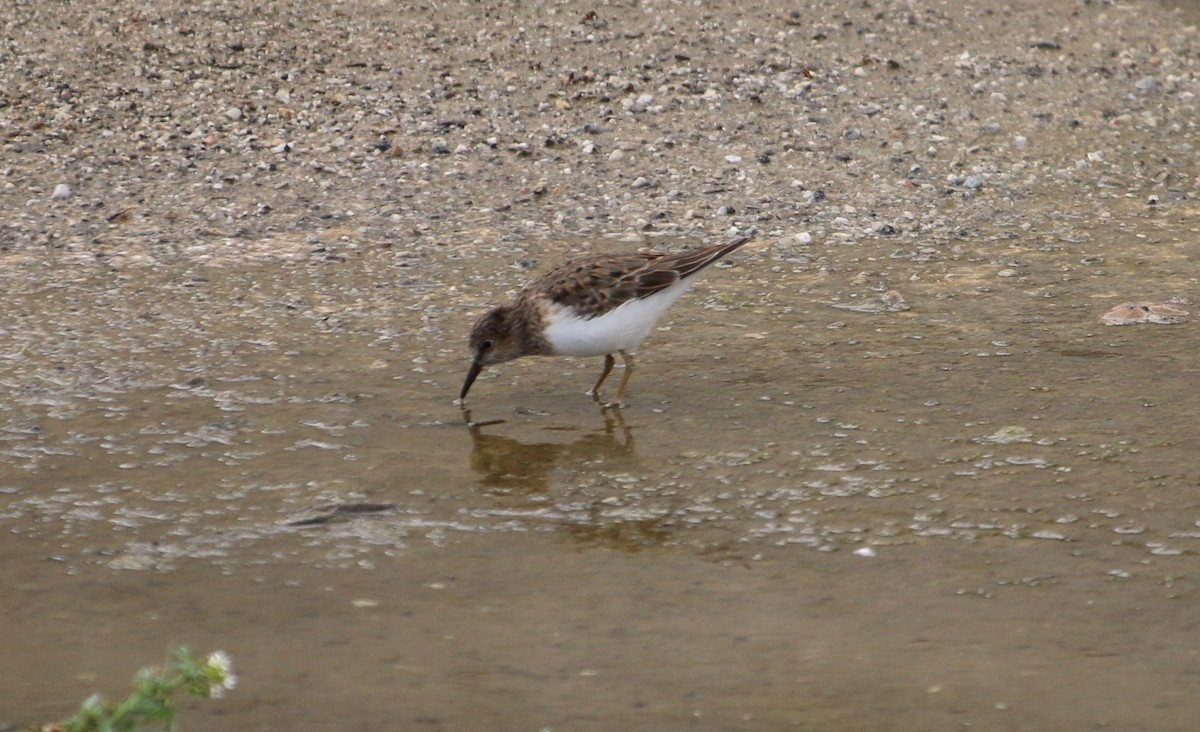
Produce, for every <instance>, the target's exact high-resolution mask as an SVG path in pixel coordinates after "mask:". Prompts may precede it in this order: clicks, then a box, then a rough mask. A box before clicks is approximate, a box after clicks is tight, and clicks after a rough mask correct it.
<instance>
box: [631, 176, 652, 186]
mask: <svg viewBox="0 0 1200 732" xmlns="http://www.w3.org/2000/svg"><path fill="white" fill-rule="evenodd" d="M649 185H650V181H648V180H646V177H645V176H641V175H639V176H638V177H636V178H634V179H633V183H632V184H630V186H629V187H630V188H647V187H649Z"/></svg>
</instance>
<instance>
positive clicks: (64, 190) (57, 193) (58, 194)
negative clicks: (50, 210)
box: [50, 183, 73, 201]
mask: <svg viewBox="0 0 1200 732" xmlns="http://www.w3.org/2000/svg"><path fill="white" fill-rule="evenodd" d="M72 193H73V191H72V190H71V186H69V185H67V184H66V183H59V184H58V185H56V186H54V192H53V193H51V194H50V198H51V199H53V200H56V201H60V200H62V199H64V198H70V197H71V194H72Z"/></svg>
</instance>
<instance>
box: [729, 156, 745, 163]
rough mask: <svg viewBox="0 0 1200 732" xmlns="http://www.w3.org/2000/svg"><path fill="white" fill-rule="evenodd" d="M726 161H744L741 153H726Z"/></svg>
mask: <svg viewBox="0 0 1200 732" xmlns="http://www.w3.org/2000/svg"><path fill="white" fill-rule="evenodd" d="M725 162H727V163H734V164H737V163H740V162H742V156H741V155H726V156H725Z"/></svg>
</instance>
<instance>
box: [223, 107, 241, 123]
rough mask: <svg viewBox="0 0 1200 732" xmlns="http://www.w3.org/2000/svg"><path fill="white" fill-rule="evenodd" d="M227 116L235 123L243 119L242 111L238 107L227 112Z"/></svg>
mask: <svg viewBox="0 0 1200 732" xmlns="http://www.w3.org/2000/svg"><path fill="white" fill-rule="evenodd" d="M225 116H226V117H228V118H229V119H231V120H233V121H234V122H237V121H238V120H239V119H241V118H242V110H241V109H240V108H238V107H230V108H229V109H226V110H225Z"/></svg>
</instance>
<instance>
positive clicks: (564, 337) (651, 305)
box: [545, 278, 692, 356]
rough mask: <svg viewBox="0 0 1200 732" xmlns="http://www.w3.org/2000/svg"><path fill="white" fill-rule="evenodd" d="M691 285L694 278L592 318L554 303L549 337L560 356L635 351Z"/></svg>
mask: <svg viewBox="0 0 1200 732" xmlns="http://www.w3.org/2000/svg"><path fill="white" fill-rule="evenodd" d="M691 285H692V281H691V279H690V278H689V279H687V280H683V281H682V282H678V283H676V284H674V285H672V286H670V287H668V288H667V289H665V290H662V291H660V292H657V293H655V294H653V295H651V296H650V297H646V298H642V299H640V300H630V301H628V302H626V303H624V304H622V305H620V306H619V307H617V308H615V309H613V310H610V311H608V312H607V313H605V314H604V315H601V316H600V317H598V318H591V319H590V320H589V319H586V318H581V317H579V316H577V315H575V314H574V313H573V312H572V310H571V309H570V308H566V307H562V306H561V305H554V306H552V307H551V309H550V312H549V313H547V319H546V320H547V323H546V330H545V337H546V340H547V341H549V343H550V347H551V348H552V349H553V350H554V353H555V354H556V355H559V356H602V355H604V354H606V353H616V352H617V351H630V350H633V349H635V348H637V347H638V346H639V345H640V344H641V342H642V341H644V340H645V339H646V336H647V335H649V334H650V331H651V329H653V328H654V324H655V323H657V322H658V320H659V318H661V317H662V315H663V313H665V312H667V308H669V307H671V305H672V304H673V303H674V302H675V301H676V300H678V299H679V297H680V296H681V295H682V294H683V293H685V292H687V290H688V288H689V287H691Z"/></svg>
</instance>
